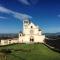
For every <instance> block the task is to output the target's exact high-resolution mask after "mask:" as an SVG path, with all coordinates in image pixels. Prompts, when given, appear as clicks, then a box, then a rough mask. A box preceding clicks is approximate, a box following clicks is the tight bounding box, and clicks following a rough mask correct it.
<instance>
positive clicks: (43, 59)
mask: <svg viewBox="0 0 60 60" xmlns="http://www.w3.org/2000/svg"><path fill="white" fill-rule="evenodd" d="M3 48H4V49H5V48H6V49H11V50H12V52H11V53H10V54H6V56H7V60H60V53H57V52H55V51H53V50H50V49H49V48H48V47H46V46H45V45H44V44H13V45H9V46H4V47H0V50H1V49H3ZM2 55H3V54H2V53H0V60H1V59H2V60H4V58H2Z"/></svg>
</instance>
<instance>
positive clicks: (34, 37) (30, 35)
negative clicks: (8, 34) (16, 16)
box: [0, 19, 45, 45]
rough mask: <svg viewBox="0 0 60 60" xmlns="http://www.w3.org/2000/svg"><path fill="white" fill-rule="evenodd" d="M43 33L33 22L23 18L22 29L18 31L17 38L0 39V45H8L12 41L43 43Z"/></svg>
mask: <svg viewBox="0 0 60 60" xmlns="http://www.w3.org/2000/svg"><path fill="white" fill-rule="evenodd" d="M44 40H45V35H43V34H42V30H41V29H40V28H39V27H38V26H36V25H35V24H33V23H32V22H31V21H29V19H25V20H23V31H22V32H20V33H19V38H13V39H5V40H4V39H2V40H0V45H8V44H13V43H44Z"/></svg>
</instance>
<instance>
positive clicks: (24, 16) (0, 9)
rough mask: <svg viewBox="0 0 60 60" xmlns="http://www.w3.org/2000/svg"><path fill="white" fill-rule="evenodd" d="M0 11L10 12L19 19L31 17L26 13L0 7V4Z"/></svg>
mask: <svg viewBox="0 0 60 60" xmlns="http://www.w3.org/2000/svg"><path fill="white" fill-rule="evenodd" d="M0 12H2V13H7V14H11V15H12V16H13V17H14V18H17V19H20V20H22V19H25V18H32V17H31V16H29V15H27V14H22V13H18V12H14V11H12V10H10V9H7V8H5V7H2V6H0Z"/></svg>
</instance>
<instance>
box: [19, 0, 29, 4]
mask: <svg viewBox="0 0 60 60" xmlns="http://www.w3.org/2000/svg"><path fill="white" fill-rule="evenodd" d="M18 1H19V2H21V3H23V4H25V5H30V3H29V2H28V0H18Z"/></svg>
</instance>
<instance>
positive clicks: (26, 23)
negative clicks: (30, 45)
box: [23, 18, 30, 34]
mask: <svg viewBox="0 0 60 60" xmlns="http://www.w3.org/2000/svg"><path fill="white" fill-rule="evenodd" d="M29 24H30V21H29V19H28V18H25V19H24V20H23V33H24V34H25V31H26V29H27V28H28V25H29Z"/></svg>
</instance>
